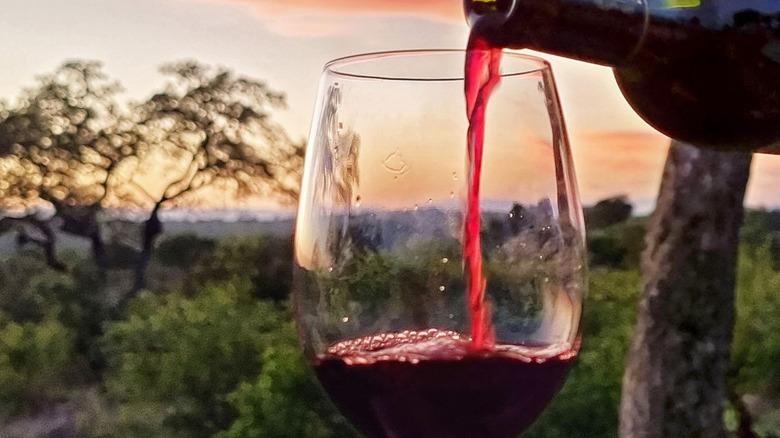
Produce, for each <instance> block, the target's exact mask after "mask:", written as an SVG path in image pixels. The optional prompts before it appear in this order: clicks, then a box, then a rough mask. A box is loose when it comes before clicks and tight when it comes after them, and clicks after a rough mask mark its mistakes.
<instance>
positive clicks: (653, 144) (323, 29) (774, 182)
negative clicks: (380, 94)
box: [0, 0, 780, 211]
mask: <svg viewBox="0 0 780 438" xmlns="http://www.w3.org/2000/svg"><path fill="white" fill-rule="evenodd" d="M0 24H1V25H0V41H2V43H0V99H5V100H10V101H13V99H14V98H15V97H16V96H17V95H18V93H19V90H20V89H21V88H22V87H25V86H30V85H33V84H34V78H35V76H36V75H39V74H43V73H47V72H50V71H52V70H53V69H54V68H56V67H57V66H58V65H59V64H60V63H61V62H62V61H64V60H66V59H69V58H83V59H97V60H101V61H103V62H104V63H105V70H106V71H107V72H108V73H109V74H110V75H111V76H113V77H114V78H117V79H119V80H121V82H122V83H123V84H124V86H125V88H126V89H127V97H128V98H135V99H142V98H144V97H146V96H147V95H148V94H149V93H151V92H152V91H154V90H155V89H156V88H157V87H159V86H160V84H161V83H162V78H161V76H160V75H159V73H158V72H157V67H158V66H159V65H160V64H162V63H164V62H167V61H174V60H179V59H183V58H195V59H198V60H200V61H203V62H206V63H210V64H219V65H224V66H226V67H230V68H232V69H234V70H235V71H237V72H238V73H240V74H243V75H247V76H251V77H255V78H260V79H263V80H266V81H267V82H268V84H269V85H270V86H271V87H272V88H274V89H276V90H279V91H283V92H285V93H286V94H287V103H288V109H287V110H286V111H283V112H279V113H278V114H275V116H274V117H275V118H276V120H277V121H279V122H280V123H281V124H282V125H283V126H284V127H285V128H286V129H287V131H288V132H289V133H290V134H291V135H292V136H293V137H296V138H304V137H305V136H306V135H307V134H308V130H309V125H310V123H311V117H312V112H313V109H314V101H315V97H316V91H317V84H318V79H319V76H320V73H321V71H322V66H323V64H324V63H325V62H327V61H328V60H330V59H333V58H337V57H341V56H346V55H350V54H356V53H361V52H373V51H382V50H398V49H412V48H462V47H464V45H465V41H466V38H467V35H468V28H467V26H466V24H465V21H464V20H463V17H462V12H461V1H460V0H67V1H63V0H3V5H2V8H1V9H0ZM543 56H544V57H546V58H547V59H549V60H551V62H552V64H553V70H554V72H555V76H556V79H557V82H558V86H559V92H560V94H561V99H562V104H563V109H564V113H565V115H566V119H567V123H568V127H569V132H570V134H571V143H572V149H573V153H574V159H575V165H576V168H577V171H578V175H579V180H580V190H581V192H582V197H583V199H584V201H585V202H586V203H591V202H595V201H596V200H598V199H601V198H604V197H606V196H611V195H617V194H627V195H628V196H629V197H630V198H631V199H632V201H634V202H635V204H636V205H637V206H638V207H640V209H643V210H645V211H647V208H649V206H650V205H652V202H653V199H654V197H655V195H656V193H657V190H658V185H659V181H660V175H661V171H662V165H663V161H664V158H665V153H666V147H667V144H668V140H667V139H665V138H664V137H663V136H661V135H660V134H658V133H656V132H655V131H654V130H653V129H652V128H650V127H648V126H647V125H646V124H645V123H644V122H642V121H641V120H640V119H639V118H638V117H637V116H635V115H634V114H633V112H632V111H631V109H630V108H629V107H628V105H627V104H626V103H625V101H624V100H623V98H622V96H621V95H620V92H619V91H618V90H617V87H616V85H615V81H614V79H613V78H612V76H611V72H610V70H609V69H606V68H603V67H596V66H589V65H586V64H583V63H578V62H575V61H569V60H563V59H560V58H554V57H551V56H548V55H543ZM778 183H780V158H778V157H759V158H758V159H756V160H755V164H754V171H753V176H752V181H751V188H750V190H749V193H748V203H749V204H750V205H753V206H758V205H765V206H776V205H780V196H777V195H775V192H776V189H775V188H776V187H777V186H778Z"/></svg>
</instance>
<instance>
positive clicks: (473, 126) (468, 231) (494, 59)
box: [463, 38, 501, 351]
mask: <svg viewBox="0 0 780 438" xmlns="http://www.w3.org/2000/svg"><path fill="white" fill-rule="evenodd" d="M500 63H501V48H495V47H491V46H490V45H489V44H488V43H487V41H485V40H483V39H480V38H474V39H472V40H471V41H469V46H468V51H467V52H466V69H465V70H466V71H465V94H466V115H467V116H468V119H469V129H468V134H467V145H468V158H469V162H468V200H467V206H466V218H465V221H464V229H463V264H464V269H465V271H466V293H467V295H468V296H467V298H468V303H469V313H470V315H471V339H472V343H471V348H472V349H474V350H475V351H479V350H489V349H491V348H492V347H493V345H494V344H495V335H494V333H493V325H492V322H491V312H490V303H489V302H487V301H486V299H485V289H486V287H487V281H486V279H485V278H484V277H483V275H482V247H481V241H480V236H479V230H480V227H481V220H480V205H479V187H480V179H481V174H482V152H483V147H484V141H485V111H486V109H487V104H488V100H489V99H490V94H491V93H492V92H493V89H494V88H495V87H496V86H497V85H498V83H499V82H500V80H501V74H500V73H499V66H500Z"/></svg>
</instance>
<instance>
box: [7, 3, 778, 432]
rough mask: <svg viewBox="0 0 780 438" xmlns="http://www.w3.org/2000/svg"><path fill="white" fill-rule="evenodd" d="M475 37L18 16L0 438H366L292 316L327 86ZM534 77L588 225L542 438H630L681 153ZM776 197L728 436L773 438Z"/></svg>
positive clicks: (222, 6) (93, 15) (367, 14)
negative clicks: (628, 413)
mask: <svg viewBox="0 0 780 438" xmlns="http://www.w3.org/2000/svg"><path fill="white" fill-rule="evenodd" d="M467 37H468V28H467V26H466V24H465V20H464V19H463V17H462V11H461V5H460V2H459V1H455V0H428V1H425V2H420V1H411V0H360V1H358V0H331V1H328V2H322V1H316V0H285V1H281V0H71V1H68V2H62V1H57V0H5V1H4V2H3V7H2V10H0V41H2V43H0V102H1V103H0V437H39V436H51V437H55V436H56V437H76V436H78V437H113V436H117V437H135V436H138V437H210V436H217V437H236V438H237V437H343V436H355V434H356V433H355V432H353V431H352V429H351V428H350V427H349V426H348V424H347V423H346V421H345V420H343V418H341V417H340V416H339V415H338V413H337V412H336V411H335V410H334V409H333V408H332V406H331V405H330V403H329V402H328V401H327V398H326V397H325V396H324V395H323V393H322V392H321V391H320V390H319V388H318V386H317V384H316V382H315V381H314V380H313V377H311V374H310V373H309V371H308V369H307V368H306V366H305V364H304V363H303V361H302V359H301V357H300V353H299V348H298V345H297V336H296V331H295V328H294V325H293V322H292V312H291V309H290V303H289V292H290V286H291V282H292V279H291V277H292V274H291V271H292V266H291V263H292V244H291V234H292V227H293V218H294V206H295V202H296V199H297V195H298V184H299V179H300V173H301V171H302V162H303V152H304V145H305V141H306V138H307V135H308V129H309V124H310V122H311V117H312V113H313V110H314V102H315V99H316V93H317V86H318V81H319V76H320V73H321V71H322V66H323V65H324V64H325V63H326V62H327V61H328V60H330V59H333V58H337V57H341V56H346V55H350V54H355V53H362V52H373V51H382V50H398V49H411V48H415V49H417V48H463V47H465V44H466V40H467ZM544 57H545V58H546V59H549V60H550V61H551V62H552V65H553V71H554V73H555V76H556V79H557V82H558V86H559V92H560V95H561V100H562V105H563V110H564V114H565V116H566V119H567V123H568V129H569V132H570V136H571V145H572V150H573V154H574V160H575V164H576V167H577V172H578V176H579V183H580V190H581V193H582V198H583V200H584V202H585V204H586V205H588V209H587V212H586V219H587V224H588V230H589V242H588V243H589V248H590V261H591V288H590V289H591V292H590V295H589V297H588V302H587V304H586V315H585V319H584V321H585V322H584V336H585V343H584V346H583V351H582V353H581V356H580V359H579V365H578V366H577V367H576V368H575V370H574V371H573V372H572V375H571V378H570V379H569V381H568V382H567V385H566V387H565V388H564V390H563V392H562V393H561V395H560V396H559V397H558V398H557V399H556V401H555V402H554V404H553V405H551V407H550V408H549V409H548V410H547V412H546V413H545V415H544V416H543V417H542V418H541V419H540V420H539V421H538V423H537V425H536V427H534V428H533V429H532V430H531V431H529V432H527V436H532V437H594V436H598V437H609V436H617V406H618V402H619V397H620V379H621V376H622V372H623V363H624V356H625V352H626V349H627V345H628V340H629V337H630V333H631V327H632V324H633V318H634V309H635V302H636V299H637V296H638V292H639V282H640V280H639V269H638V266H639V254H640V253H641V250H642V247H643V240H642V239H643V234H644V229H645V225H646V219H647V217H646V216H647V214H649V213H650V212H651V211H652V208H653V205H654V200H655V196H656V194H657V191H658V186H659V183H660V177H661V171H662V167H663V162H664V159H665V155H666V150H667V147H668V144H669V140H668V139H667V138H665V137H664V136H662V135H661V134H659V133H657V132H656V131H654V130H653V129H652V128H650V127H649V126H647V125H646V124H645V123H644V122H643V121H642V120H641V119H639V118H638V117H637V116H636V115H634V113H633V112H632V111H631V109H630V107H629V106H628V104H627V103H625V101H624V99H623V98H622V96H621V95H620V92H619V91H618V89H617V87H616V85H615V81H614V79H613V78H612V75H611V72H610V70H609V69H607V68H604V67H599V66H592V65H586V64H583V63H579V62H576V61H570V60H565V59H561V58H556V57H552V56H547V55H544ZM778 183H780V158H778V157H773V156H757V157H756V159H755V160H754V164H753V171H752V176H751V182H750V185H749V188H748V194H747V205H748V208H749V212H748V213H747V217H746V220H745V224H744V226H743V231H742V250H741V253H740V255H741V258H740V266H739V285H738V301H737V308H738V312H739V313H738V320H737V328H736V333H735V338H734V346H733V348H734V351H733V355H732V365H731V372H730V377H729V392H730V396H729V399H730V402H729V407H728V409H727V415H726V418H725V419H724V421H726V423H727V425H728V426H729V428H730V430H732V431H733V433H734V434H735V436H744V437H747V436H760V437H777V436H780V368H778V367H777V365H776V364H777V363H778V361H780V320H778V319H777V317H776V315H777V314H779V313H780V272H779V271H778V270H779V269H780V211H777V210H775V209H776V208H778V205H779V204H780V197H778V196H777V195H776V194H775V192H776V190H775V187H777V185H778ZM410 281H413V279H410ZM748 431H749V432H750V433H753V434H754V435H746V433H748Z"/></svg>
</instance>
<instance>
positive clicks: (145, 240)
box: [126, 203, 163, 299]
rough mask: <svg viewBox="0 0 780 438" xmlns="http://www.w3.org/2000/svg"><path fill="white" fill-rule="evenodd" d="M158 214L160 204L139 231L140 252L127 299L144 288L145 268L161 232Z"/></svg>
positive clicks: (161, 227)
mask: <svg viewBox="0 0 780 438" xmlns="http://www.w3.org/2000/svg"><path fill="white" fill-rule="evenodd" d="M159 212H160V204H159V203H158V204H157V205H155V206H154V208H153V209H152V213H151V214H150V215H149V219H147V220H146V222H144V226H143V230H142V231H141V233H142V234H141V252H140V253H139V254H138V260H136V265H135V279H134V282H133V290H132V291H131V293H130V296H128V297H126V298H127V299H130V298H133V297H134V296H135V295H136V294H137V293H138V292H139V291H140V290H142V289H143V288H145V287H146V268H147V267H148V266H149V260H150V259H151V258H152V250H153V249H154V241H155V240H156V239H157V236H159V235H160V234H161V233H162V231H163V226H162V222H161V221H160V217H159Z"/></svg>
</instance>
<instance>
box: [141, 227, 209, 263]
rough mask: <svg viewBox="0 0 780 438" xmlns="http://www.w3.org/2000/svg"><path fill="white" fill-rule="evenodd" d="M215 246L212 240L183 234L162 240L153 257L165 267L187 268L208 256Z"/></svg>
mask: <svg viewBox="0 0 780 438" xmlns="http://www.w3.org/2000/svg"><path fill="white" fill-rule="evenodd" d="M216 246H217V242H216V241H214V240H213V239H207V238H203V237H200V236H198V235H197V234H195V233H183V234H177V235H175V236H171V237H166V238H164V239H163V240H162V241H161V242H160V244H159V245H158V246H157V249H155V251H154V257H155V258H156V259H157V260H159V262H160V263H162V264H163V265H166V266H175V267H178V268H189V267H191V266H195V265H197V264H198V263H200V262H201V260H203V259H204V258H205V257H207V256H209V255H210V254H211V253H212V252H213V251H214V249H215V248H216Z"/></svg>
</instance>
